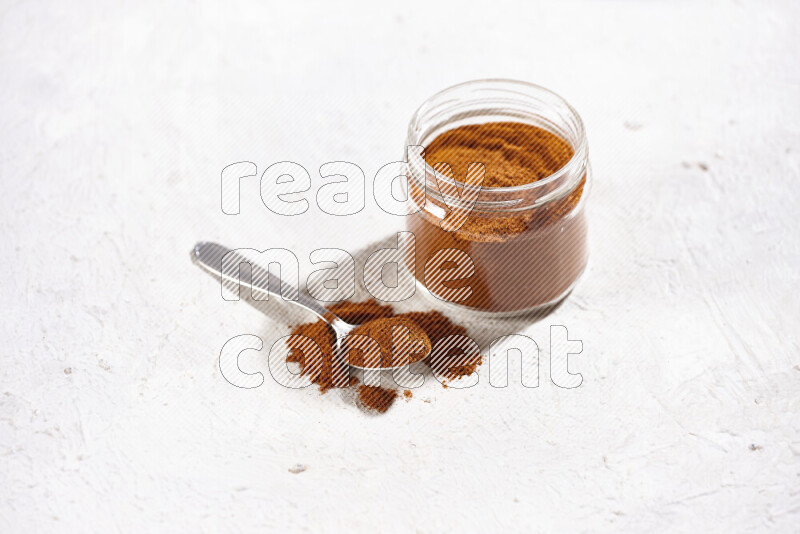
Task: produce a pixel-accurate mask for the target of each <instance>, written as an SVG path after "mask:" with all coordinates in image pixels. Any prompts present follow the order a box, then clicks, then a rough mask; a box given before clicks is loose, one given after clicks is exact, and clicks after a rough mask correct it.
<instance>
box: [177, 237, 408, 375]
mask: <svg viewBox="0 0 800 534" xmlns="http://www.w3.org/2000/svg"><path fill="white" fill-rule="evenodd" d="M191 258H192V262H193V263H194V264H195V265H197V266H198V267H200V268H201V269H203V270H204V271H206V272H207V273H209V274H211V275H212V276H214V277H215V278H217V279H219V280H221V281H222V283H223V284H224V285H225V287H227V288H228V289H230V290H231V291H234V292H235V291H236V288H237V287H238V286H239V285H240V284H241V285H242V286H245V287H246V286H250V287H252V288H253V294H254V295H255V294H256V293H258V294H261V295H264V294H267V295H271V296H273V297H280V296H281V295H287V296H296V297H297V299H296V300H286V301H285V302H288V303H291V304H295V305H297V306H300V307H301V308H304V309H305V310H307V311H310V312H311V313H313V314H314V315H316V316H317V317H318V318H320V319H322V320H323V321H325V322H326V323H328V325H330V327H331V328H333V331H334V332H335V333H336V345H335V346H334V354H337V355H341V354H344V350H345V348H344V346H343V344H344V343H343V340H344V338H345V337H346V336H347V334H349V333H350V332H352V331H353V330H354V329H355V328H356V327H357V326H358V325H353V324H350V323H348V322H346V321H345V320H343V319H342V318H341V317H339V316H337V315H336V314H335V313H333V312H331V311H330V310H329V309H328V308H326V307H325V306H323V305H322V304H320V302H319V301H317V300H315V299H313V298H311V297H310V296H308V295H304V294H302V293H300V292H299V291H298V290H297V288H295V287H293V286H292V285H291V284H288V283H286V282H285V281H283V280H279V282H280V284H279V286H280V293H279V294H278V293H276V292H275V291H272V290H271V289H270V287H269V270H268V269H265V268H264V267H262V266H260V265H258V264H257V263H256V262H254V261H253V260H251V259H249V258H247V257H245V256H243V255H242V254H240V253H239V252H237V251H234V250H231V249H229V248H227V247H224V246H222V245H220V244H217V243H211V242H208V241H201V242H200V243H197V244H196V245H195V246H194V248H193V249H192V251H191ZM223 260H224V261H223ZM242 263H249V264H250V265H251V266H252V268H251V272H250V273H248V272H247V270H244V271H242V273H241V276H240V273H239V265H240V264H242ZM273 287H274V286H273ZM347 363H348V365H350V367H352V368H354V369H358V370H361V371H364V372H369V373H371V374H374V373H376V372H381V371H394V370H395V369H401V368H405V367H407V365H408V364H404V365H397V366H393V367H359V366H357V365H353V364H350V363H349V362H347Z"/></svg>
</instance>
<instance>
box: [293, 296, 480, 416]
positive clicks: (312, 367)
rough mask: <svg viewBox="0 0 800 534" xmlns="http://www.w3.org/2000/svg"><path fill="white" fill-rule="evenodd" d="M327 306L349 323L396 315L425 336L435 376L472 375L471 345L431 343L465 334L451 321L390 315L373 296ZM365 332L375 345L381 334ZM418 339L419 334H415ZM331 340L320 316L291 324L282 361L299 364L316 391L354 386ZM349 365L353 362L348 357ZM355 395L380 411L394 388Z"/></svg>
mask: <svg viewBox="0 0 800 534" xmlns="http://www.w3.org/2000/svg"><path fill="white" fill-rule="evenodd" d="M330 310H331V312H333V313H335V314H336V315H338V316H339V317H340V318H342V319H343V320H344V321H345V322H348V323H350V324H364V323H367V322H368V321H373V320H376V319H387V318H397V319H400V320H401V322H406V321H407V322H408V323H410V324H412V325H415V326H416V327H418V328H419V329H420V330H421V331H422V332H424V333H425V335H426V336H427V337H428V339H429V340H430V341H429V343H430V345H431V346H432V347H433V348H434V353H433V354H432V355H431V356H430V357H429V358H426V359H425V360H423V361H425V362H427V363H428V364H429V366H431V368H432V369H433V370H434V371H435V372H436V373H437V374H438V376H440V377H444V378H447V379H450V380H454V379H457V378H459V377H462V376H467V375H470V374H472V372H474V371H475V369H476V368H477V367H478V366H479V365H480V364H481V354H480V350H479V349H478V348H477V346H476V347H474V348H473V349H470V350H468V351H466V352H465V351H464V350H461V349H460V348H459V347H457V346H454V345H453V344H452V343H443V344H442V345H440V346H439V347H437V343H438V342H439V341H440V340H442V339H444V338H447V337H448V336H453V335H459V336H466V335H467V329H466V328H464V327H463V326H461V325H458V324H455V323H454V322H453V321H451V320H450V319H448V318H447V317H446V316H445V315H443V314H442V313H440V312H438V311H428V312H411V313H404V314H395V313H394V310H393V309H392V307H391V306H390V305H383V304H379V303H378V302H376V301H375V300H368V301H365V302H341V303H338V304H334V305H332V306H330ZM378 324H381V323H378ZM409 330H411V328H410V329H409ZM354 333H356V332H354ZM362 333H363V332H362ZM369 335H370V337H373V338H375V339H376V341H378V342H379V344H381V342H380V339H378V338H380V337H381V335H382V334H381V332H369ZM300 336H305V337H308V338H310V339H312V340H314V341H315V342H316V343H317V345H318V347H319V351H320V352H319V353H316V352H315V351H314V350H313V348H311V347H309V346H308V343H307V342H306V340H305V339H304V338H302V337H300ZM412 337H413V331H412ZM423 337H424V336H423ZM418 339H422V338H420V337H418ZM335 343H336V336H335V335H334V332H333V330H332V329H331V328H330V327H329V326H328V325H327V324H326V323H325V322H324V321H322V320H318V321H315V322H313V323H303V324H300V325H297V326H295V327H294V328H293V329H292V331H291V336H290V337H289V339H288V341H287V344H288V346H289V349H290V350H289V355H288V357H287V361H289V362H293V363H297V364H299V365H300V367H301V374H303V375H305V376H307V377H308V378H309V379H310V380H311V381H312V382H313V383H315V384H316V385H317V386H319V389H320V391H321V392H322V393H325V392H326V391H328V390H329V389H332V388H345V387H351V386H353V385H354V384H353V383H352V381H351V379H350V377H349V376H348V374H347V373H342V372H341V369H342V362H341V361H339V360H336V359H335V356H334V352H333V348H334V346H335ZM423 343H424V341H423ZM382 346H383V345H382ZM354 357H355V356H354ZM410 361H414V359H413V357H411V358H410ZM354 363H356V362H355V361H354ZM376 389H381V390H384V391H391V394H390V393H381V392H376V391H373V390H376ZM409 393H410V392H409ZM358 396H359V400H360V401H361V403H362V404H363V405H365V406H367V407H370V408H374V409H377V411H379V412H381V413H382V412H385V411H386V409H388V408H389V406H391V403H392V402H394V399H395V397H396V396H397V392H396V391H394V390H385V388H369V387H367V386H361V388H359V391H358ZM372 404H377V406H379V407H383V406H384V405H385V409H383V410H381V409H379V408H376V407H375V406H372Z"/></svg>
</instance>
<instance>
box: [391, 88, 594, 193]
mask: <svg viewBox="0 0 800 534" xmlns="http://www.w3.org/2000/svg"><path fill="white" fill-rule="evenodd" d="M482 86H486V87H485V89H486V90H492V91H497V90H501V91H502V90H505V91H508V92H510V93H517V94H519V95H520V96H524V97H530V96H531V94H530V93H522V92H520V91H514V90H513V89H514V88H517V89H520V88H522V89H527V90H528V91H529V92H531V91H532V92H535V93H540V94H542V95H546V96H547V97H549V98H552V99H554V100H555V102H557V103H558V104H559V105H561V106H563V107H564V109H566V111H567V112H568V113H569V115H570V117H569V118H571V119H572V120H573V121H574V125H575V130H576V132H575V134H576V138H577V142H576V143H575V144H574V145H573V144H572V143H570V145H571V146H572V149H573V154H572V157H571V158H570V159H569V161H567V163H566V164H564V166H563V167H561V168H559V169H558V170H557V171H556V172H554V173H553V174H551V175H549V176H547V177H545V178H542V179H541V180H537V181H535V182H530V183H527V184H522V185H513V186H506V187H480V190H481V193H482V194H488V195H490V196H491V195H493V194H504V193H505V194H508V193H521V192H527V191H535V190H536V189H539V188H547V187H548V186H550V185H551V184H552V183H553V182H556V181H558V180H559V179H561V178H563V177H564V176H565V175H566V174H569V173H573V172H576V171H578V172H580V171H581V167H583V168H586V167H587V160H588V142H587V139H586V130H585V128H584V124H583V120H582V119H581V116H580V115H579V114H578V112H577V110H575V108H573V107H572V106H571V105H570V104H569V102H567V101H566V100H565V99H564V98H563V97H562V96H560V95H559V94H557V93H555V92H554V91H551V90H550V89H547V88H546V87H542V86H541V85H537V84H534V83H531V82H525V81H522V80H514V79H509V78H484V79H477V80H469V81H466V82H461V83H459V84H456V85H452V86H450V87H447V88H445V89H442V90H441V91H438V92H437V93H434V94H433V95H431V96H430V97H429V98H427V99H426V100H425V101H424V102H423V103H422V104H421V105H420V106H419V107H418V108H417V110H416V111H415V112H414V114H413V115H412V116H411V120H410V121H409V125H408V132H407V135H408V139H407V142H406V144H407V145H409V146H411V145H418V144H419V143H420V142H421V139H415V133H416V126H417V125H418V124H419V122H420V120H421V119H422V115H423V113H425V112H426V111H428V109H427V108H429V107H430V106H431V105H433V103H434V102H436V100H437V99H441V98H442V97H443V96H446V95H447V94H448V93H450V92H454V91H457V90H460V89H465V88H467V89H468V88H476V89H481V88H482ZM566 141H567V142H569V141H568V140H566ZM423 163H424V170H425V175H426V176H427V175H428V174H431V175H433V176H435V178H436V180H437V181H440V180H441V181H443V182H444V183H446V184H449V185H452V186H456V187H458V188H464V187H469V186H467V185H466V184H465V183H464V182H460V181H458V180H456V179H453V178H449V177H447V176H446V175H444V174H441V173H440V172H438V171H436V170H435V169H434V168H433V167H431V166H430V165H429V164H428V162H427V161H425V159H424V158H423Z"/></svg>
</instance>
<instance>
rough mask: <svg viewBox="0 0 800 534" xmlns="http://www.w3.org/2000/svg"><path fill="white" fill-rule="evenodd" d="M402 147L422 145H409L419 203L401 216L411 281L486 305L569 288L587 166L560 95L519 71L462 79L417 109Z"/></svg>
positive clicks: (487, 308)
mask: <svg viewBox="0 0 800 534" xmlns="http://www.w3.org/2000/svg"><path fill="white" fill-rule="evenodd" d="M406 145H407V146H408V147H413V146H422V147H425V152H424V154H423V153H420V152H419V151H414V150H413V149H411V148H409V150H408V178H409V181H408V183H409V188H410V197H411V199H412V201H413V205H414V208H415V209H418V211H417V212H416V213H414V214H411V215H409V216H408V217H407V218H406V221H407V222H406V226H407V230H408V231H410V232H412V233H413V234H414V236H415V240H416V243H415V245H416V246H415V254H414V255H413V258H412V256H411V255H409V256H408V257H407V265H408V267H409V268H412V267H413V273H414V276H415V277H416V279H417V282H418V283H420V284H421V285H423V286H424V287H425V288H426V289H427V290H428V291H430V292H431V293H432V294H433V295H434V296H436V297H438V298H440V299H441V300H444V301H446V302H449V303H451V304H452V305H454V306H457V307H459V308H466V309H470V310H474V311H478V312H488V313H490V314H492V315H515V314H519V313H527V312H535V311H540V310H543V309H545V308H547V307H550V306H552V305H555V304H557V303H558V302H559V301H561V300H562V299H564V298H565V297H566V296H567V295H568V294H569V292H570V291H571V290H572V288H573V287H574V286H575V284H576V282H577V281H578V278H580V276H581V274H582V273H583V271H584V269H585V268H586V263H587V244H586V233H587V228H586V217H585V206H586V200H587V196H588V191H589V186H590V181H591V174H590V169H589V160H588V147H587V142H586V136H585V132H584V128H583V123H582V121H581V119H580V117H579V116H578V114H577V112H576V111H575V110H574V109H573V108H572V107H571V106H570V105H569V104H567V102H566V101H564V100H563V99H562V98H561V97H559V96H558V95H556V94H555V93H553V92H551V91H549V90H547V89H544V88H543V87H539V86H537V85H533V84H528V83H524V82H519V81H512V80H478V81H472V82H467V83H463V84H460V85H456V86H454V87H451V88H449V89H445V90H444V91H442V92H440V93H438V94H436V95H434V96H433V97H431V98H430V99H429V100H427V101H426V102H425V103H424V104H423V105H422V106H421V107H420V108H419V109H418V110H417V112H416V113H415V114H414V116H413V117H412V119H411V123H410V124H409V128H408V139H407V141H406ZM442 163H446V164H448V165H449V168H448V167H447V166H444V167H443V166H442ZM476 163H477V164H481V163H482V164H483V165H484V167H483V169H484V171H485V173H484V174H483V175H481V173H480V169H481V167H480V165H475V164H476ZM481 176H483V180H482V181H481V180H480V177H481ZM465 255H466V256H468V259H465ZM469 260H471V266H470V261H469Z"/></svg>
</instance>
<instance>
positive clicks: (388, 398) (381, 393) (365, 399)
mask: <svg viewBox="0 0 800 534" xmlns="http://www.w3.org/2000/svg"><path fill="white" fill-rule="evenodd" d="M396 398H397V390H396V389H389V388H381V387H374V386H360V387H359V388H358V402H359V403H360V404H361V405H362V406H363V407H365V408H367V409H368V410H374V411H376V412H378V413H386V410H388V409H389V408H390V407H391V406H392V404H394V400H395V399H396Z"/></svg>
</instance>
